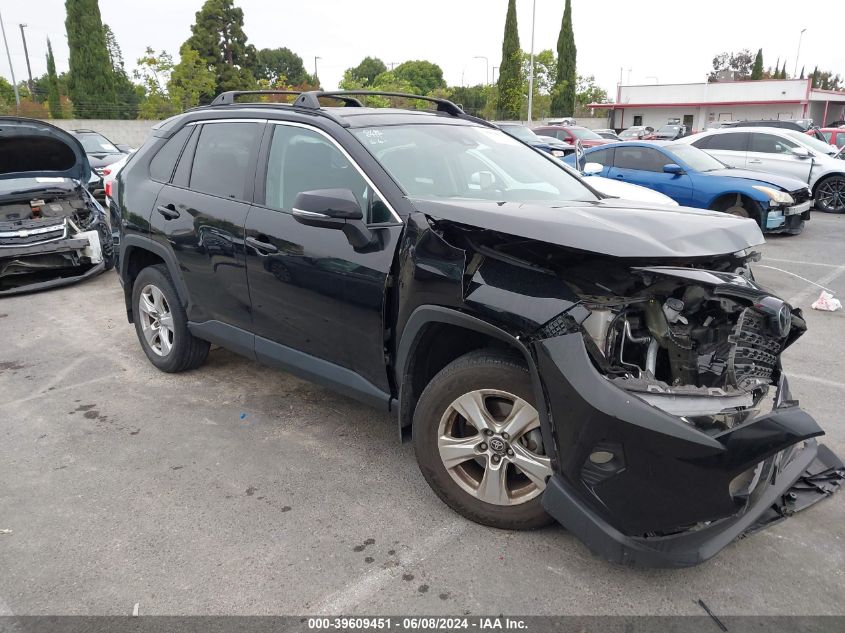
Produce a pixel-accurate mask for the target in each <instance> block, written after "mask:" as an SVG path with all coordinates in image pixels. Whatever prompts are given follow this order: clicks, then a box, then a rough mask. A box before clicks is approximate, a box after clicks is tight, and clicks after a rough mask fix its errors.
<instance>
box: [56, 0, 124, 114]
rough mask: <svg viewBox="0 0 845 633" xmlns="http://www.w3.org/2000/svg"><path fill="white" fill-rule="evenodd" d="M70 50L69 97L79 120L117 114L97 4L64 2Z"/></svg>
mask: <svg viewBox="0 0 845 633" xmlns="http://www.w3.org/2000/svg"><path fill="white" fill-rule="evenodd" d="M65 8H66V10H67V17H66V19H65V29H66V30H67V43H68V49H69V50H70V59H69V66H70V83H69V96H70V98H71V101H73V111H74V114H75V115H76V116H77V117H79V118H89V119H97V118H108V117H110V116H114V114H115V111H116V107H117V105H116V98H115V88H114V73H112V72H109V69H110V68H111V60H110V59H109V52H108V48H107V46H106V37H105V33H104V31H103V22H102V19H101V18H100V7H99V5H98V3H97V0H65Z"/></svg>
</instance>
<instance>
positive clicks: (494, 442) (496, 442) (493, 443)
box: [490, 437, 505, 453]
mask: <svg viewBox="0 0 845 633" xmlns="http://www.w3.org/2000/svg"><path fill="white" fill-rule="evenodd" d="M490 448H492V449H493V450H494V451H496V452H497V453H504V452H505V442H504V440H500V439H499V438H498V437H494V438H492V439H491V440H490Z"/></svg>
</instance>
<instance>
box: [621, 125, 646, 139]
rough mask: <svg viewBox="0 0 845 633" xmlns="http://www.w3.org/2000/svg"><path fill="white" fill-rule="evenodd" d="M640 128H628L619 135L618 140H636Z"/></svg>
mask: <svg viewBox="0 0 845 633" xmlns="http://www.w3.org/2000/svg"><path fill="white" fill-rule="evenodd" d="M641 129H642V128H633V127H629V128H628V129H627V130H625V131H624V132H620V133H619V138H636V136H637V134H639V133H640V130H641Z"/></svg>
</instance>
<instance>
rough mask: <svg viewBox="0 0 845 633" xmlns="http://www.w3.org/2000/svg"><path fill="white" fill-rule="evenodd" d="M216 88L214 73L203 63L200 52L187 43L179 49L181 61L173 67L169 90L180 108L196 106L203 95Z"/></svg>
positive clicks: (173, 100)
mask: <svg viewBox="0 0 845 633" xmlns="http://www.w3.org/2000/svg"><path fill="white" fill-rule="evenodd" d="M213 90H214V73H213V72H212V71H211V70H209V68H208V66H206V65H205V64H204V63H203V60H202V59H201V58H200V54H199V53H198V52H197V51H195V50H194V49H192V48H189V47H188V45H187V44H183V45H182V48H181V50H180V51H179V63H178V64H176V65H175V66H174V67H173V70H172V71H171V73H170V80H169V81H168V82H167V91H168V94H169V96H170V100H171V102H172V103H173V105H175V106H176V108H177V109H179V110H187V109H188V108H194V107H196V106H197V105H199V103H200V99H201V98H202V96H203V95H206V94H208V93H209V92H211V91H213Z"/></svg>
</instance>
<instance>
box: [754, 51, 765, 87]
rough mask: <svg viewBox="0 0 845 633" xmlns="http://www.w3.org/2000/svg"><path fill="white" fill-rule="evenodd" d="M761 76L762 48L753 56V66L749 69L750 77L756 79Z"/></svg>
mask: <svg viewBox="0 0 845 633" xmlns="http://www.w3.org/2000/svg"><path fill="white" fill-rule="evenodd" d="M762 78H763V49H762V48H761V49H759V50H758V51H757V57H755V58H754V67H753V68H752V69H751V79H754V80H757V79H762Z"/></svg>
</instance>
